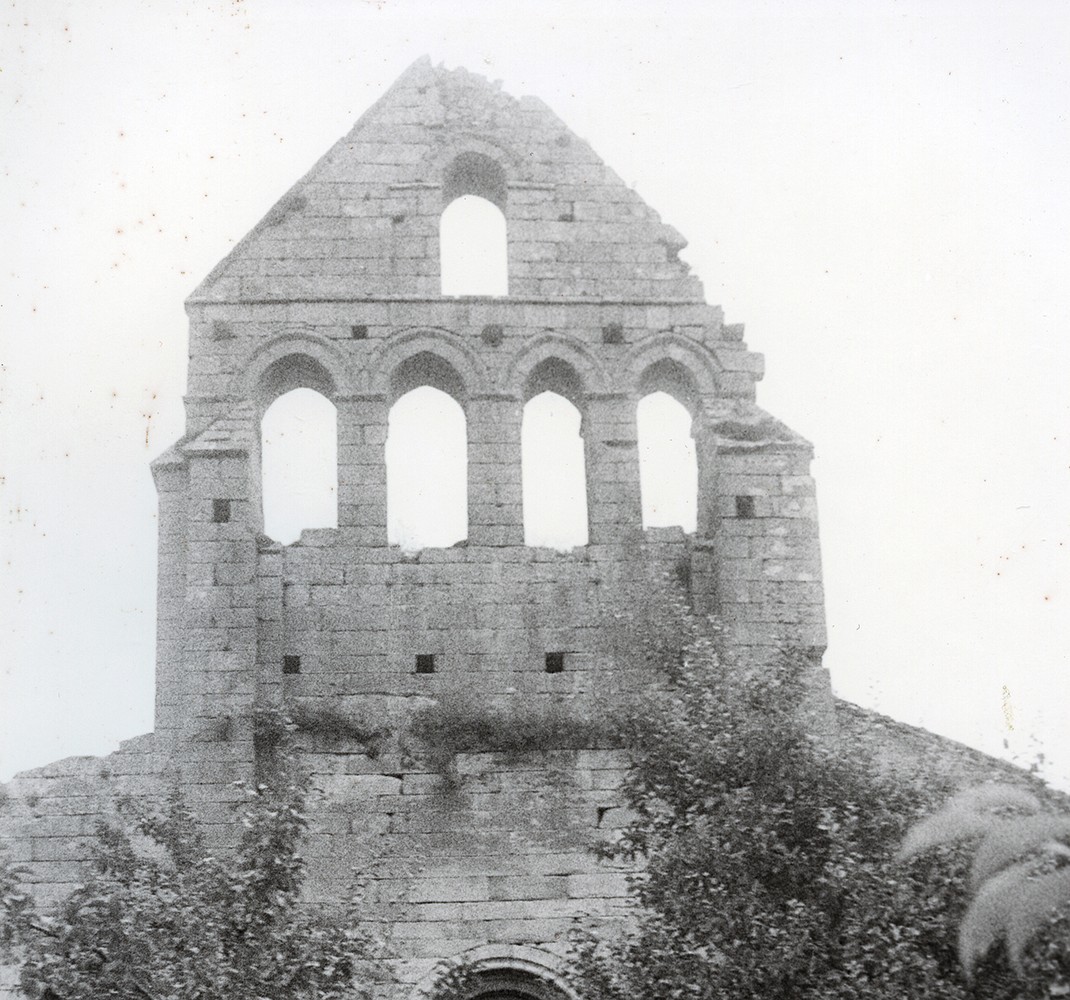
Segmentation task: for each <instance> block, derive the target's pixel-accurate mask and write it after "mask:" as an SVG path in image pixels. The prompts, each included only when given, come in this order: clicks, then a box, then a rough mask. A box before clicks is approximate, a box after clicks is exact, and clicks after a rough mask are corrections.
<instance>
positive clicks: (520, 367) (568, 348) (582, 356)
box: [507, 333, 607, 398]
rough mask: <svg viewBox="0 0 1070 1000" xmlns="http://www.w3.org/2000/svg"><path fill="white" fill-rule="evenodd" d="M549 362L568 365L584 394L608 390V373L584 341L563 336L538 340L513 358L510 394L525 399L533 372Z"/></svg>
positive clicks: (510, 370) (509, 373) (547, 335)
mask: <svg viewBox="0 0 1070 1000" xmlns="http://www.w3.org/2000/svg"><path fill="white" fill-rule="evenodd" d="M550 359H553V360H555V361H556V362H559V363H563V364H565V365H567V366H569V367H570V368H571V369H572V370H573V371H574V372H575V373H576V376H577V378H578V379H579V381H580V384H581V385H582V386H583V388H584V391H585V393H600V392H605V391H606V387H607V379H606V371H605V368H604V367H603V365H602V362H601V361H599V359H598V358H597V357H596V356H595V355H594V354H592V353H591V351H590V350H589V349H588V347H587V346H586V345H585V344H584V343H582V341H580V340H578V339H576V338H574V337H568V336H565V335H563V334H560V333H546V334H543V335H542V336H541V337H536V338H535V339H534V340H532V341H531V342H530V343H528V344H526V345H525V346H524V348H523V349H522V350H521V351H520V352H519V353H518V354H517V355H516V357H514V358H513V360H512V363H511V364H510V365H509V371H508V375H507V379H508V389H509V391H511V392H512V393H514V394H515V395H516V396H518V397H521V398H522V397H523V396H524V391H525V388H526V387H527V385H528V383H529V380H530V379H531V375H532V372H533V371H534V370H535V369H536V367H538V366H539V365H541V364H542V363H543V362H545V361H548V360H550ZM547 388H548V387H547Z"/></svg>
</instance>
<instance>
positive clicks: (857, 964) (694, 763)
mask: <svg viewBox="0 0 1070 1000" xmlns="http://www.w3.org/2000/svg"><path fill="white" fill-rule="evenodd" d="M662 603H664V602H662ZM653 606H655V607H656V606H657V602H654V605H653ZM669 607H670V610H671V609H672V608H673V604H672V602H671V601H670V602H669ZM655 613H656V612H655ZM642 614H643V615H644V616H646V615H648V614H649V612H647V611H643V612H642ZM630 617H631V616H628V615H626V616H625V618H626V619H628V618H630ZM644 627H645V626H644ZM684 635H685V636H688V637H689V638H688V639H687V645H686V647H685V648H684V649H683V650H682V651H681V655H680V656H679V662H678V664H677V665H675V669H673V670H672V673H673V675H674V684H673V685H672V686H670V687H669V688H667V689H664V690H663V691H662V692H661V693H653V694H651V695H650V696H649V697H647V698H646V699H645V700H643V701H642V702H641V703H640V704H639V705H638V706H637V707H636V709H635V711H633V712H632V713H631V714H630V715H629V716H627V717H626V718H625V719H624V720H623V722H622V723H621V728H620V730H619V734H618V735H619V737H620V739H621V741H622V742H624V743H625V744H626V745H627V746H628V747H629V748H630V751H631V755H632V761H633V766H632V769H631V771H630V774H629V777H628V779H627V782H626V784H625V787H624V795H625V799H626V802H627V805H628V806H629V808H630V810H631V811H632V812H633V813H634V815H635V817H636V818H635V820H634V822H633V823H632V824H631V825H630V826H629V827H628V828H627V829H626V830H625V831H624V832H623V834H622V835H621V837H620V838H619V839H618V840H617V841H616V842H614V843H611V844H609V845H608V846H607V847H605V848H604V851H605V853H606V854H608V855H609V856H611V857H614V858H618V859H622V860H627V861H629V862H631V863H633V864H636V865H638V867H640V868H642V869H643V874H642V876H641V877H638V878H636V879H635V881H634V884H633V894H634V896H635V899H636V902H637V903H638V908H637V923H636V926H635V928H634V930H633V931H632V932H630V933H628V934H625V935H624V936H621V937H617V938H608V939H599V938H596V937H593V936H590V935H579V936H578V937H577V938H576V941H575V960H576V961H575V966H576V969H577V971H576V973H575V986H576V989H577V992H578V993H580V995H582V996H584V998H585V1000H630V998H632V997H636V996H638V997H651V998H653V997H657V998H676V997H680V998H684V997H686V998H691V1000H759V998H761V1000H778V998H783V1000H789V998H790V1000H866V998H872V1000H893V998H894V1000H900V998H902V997H919V998H929V997H931V998H939V1000H966V998H967V997H969V998H975V1000H980V998H982V997H983V998H985V1000H996V998H999V1000H1011V998H1013V997H1016V996H1017V992H1018V987H1017V985H1016V984H1015V982H1014V979H1013V977H1012V976H1011V975H1010V974H1009V973H1008V971H1007V970H1005V969H994V970H992V973H991V975H989V976H988V977H987V978H986V979H985V980H984V983H983V985H982V986H975V985H971V984H970V983H968V982H967V980H966V979H965V977H964V976H963V975H962V973H961V970H960V969H959V967H958V963H957V961H956V955H955V951H954V948H953V945H952V943H951V937H950V936H949V935H950V934H951V932H952V929H953V927H954V926H955V924H956V923H957V921H958V919H959V918H960V917H961V913H962V907H963V894H962V889H963V887H964V885H965V879H966V864H965V859H964V858H963V857H961V856H959V855H956V854H955V853H954V852H953V851H949V852H947V853H946V855H944V856H942V857H939V858H937V857H930V858H927V859H925V861H924V862H923V863H919V864H918V865H917V866H916V867H914V868H912V869H910V870H907V869H905V868H903V867H902V866H901V865H898V864H897V863H896V861H895V853H896V848H897V846H898V844H899V841H900V839H901V837H902V835H903V832H904V830H905V828H906V826H907V825H908V824H909V823H910V822H911V821H912V820H913V819H915V818H916V817H917V816H918V815H920V814H921V813H922V812H924V811H925V810H926V809H928V808H930V807H931V806H932V804H933V802H934V801H935V800H936V798H937V797H939V796H940V795H942V794H945V793H946V792H947V791H948V789H947V788H944V787H935V788H932V789H926V788H923V787H922V786H921V785H920V784H917V783H912V782H904V781H900V780H897V779H896V778H895V777H889V776H886V775H885V772H884V771H883V770H882V769H880V768H878V767H877V766H876V764H875V762H874V761H873V760H872V759H871V757H870V754H869V752H868V750H867V746H866V744H865V742H864V741H863V740H861V739H858V738H856V737H855V736H853V735H851V734H850V733H848V734H845V735H844V736H843V737H842V738H841V739H840V740H839V741H838V742H837V741H835V740H831V739H829V740H825V739H822V738H821V737H819V736H818V735H817V734H815V733H813V732H811V730H810V722H809V721H808V719H807V717H806V716H805V715H803V714H802V713H801V712H800V707H801V706H802V705H803V704H804V702H805V699H806V696H807V671H808V670H809V669H810V668H811V662H810V659H809V657H808V655H807V654H806V653H805V652H804V651H792V650H785V651H784V652H783V653H782V655H781V656H780V657H779V658H777V659H776V661H775V662H773V663H767V662H759V661H758V660H757V659H754V658H747V657H743V658H740V659H736V660H733V661H729V660H728V659H727V658H726V656H725V655H724V653H723V651H722V650H721V649H720V647H719V640H718V634H717V633H716V631H713V632H707V631H706V630H705V628H704V626H703V625H702V623H696V622H693V623H692V625H691V626H689V627H688V628H687V629H685V631H684ZM669 666H670V667H672V666H674V665H672V664H670V665H669Z"/></svg>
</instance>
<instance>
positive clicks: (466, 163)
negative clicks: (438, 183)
mask: <svg viewBox="0 0 1070 1000" xmlns="http://www.w3.org/2000/svg"><path fill="white" fill-rule="evenodd" d="M442 193H443V204H444V206H445V209H444V211H443V212H442V218H441V219H440V220H439V252H440V263H441V278H442V294H443V295H508V294H509V263H508V259H509V251H508V241H507V238H506V223H505V200H506V182H505V172H504V171H503V170H502V168H501V167H500V166H499V165H498V164H497V163H496V162H495V161H494V160H492V159H491V158H490V157H489V156H484V155H483V154H482V153H471V152H469V153H461V154H460V155H459V156H457V157H455V158H454V160H453V161H452V163H450V165H449V166H448V167H447V168H446V171H445V174H444V176H443V181H442Z"/></svg>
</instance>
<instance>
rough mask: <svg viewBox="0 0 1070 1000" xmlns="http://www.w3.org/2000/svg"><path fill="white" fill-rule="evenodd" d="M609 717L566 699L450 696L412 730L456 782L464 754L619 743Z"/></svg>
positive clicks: (421, 715) (435, 764)
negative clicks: (502, 701) (580, 709)
mask: <svg viewBox="0 0 1070 1000" xmlns="http://www.w3.org/2000/svg"><path fill="white" fill-rule="evenodd" d="M615 733H616V726H615V725H613V724H611V722H610V721H609V718H608V716H607V717H600V718H594V717H590V716H587V715H584V714H578V713H576V712H575V710H572V709H570V708H569V707H568V706H566V705H562V704H560V703H557V702H554V703H548V704H532V703H530V702H529V703H515V702H511V703H509V704H508V705H506V706H498V705H493V704H486V703H482V702H478V701H474V700H472V699H470V698H461V697H459V696H450V697H446V698H443V699H442V700H441V701H438V702H435V703H434V704H432V705H428V706H427V707H426V708H422V709H420V710H419V711H417V712H416V713H415V714H414V715H413V717H412V720H411V721H410V723H409V727H408V731H407V735H408V736H409V737H410V738H411V740H412V741H413V742H414V744H415V748H416V749H417V750H418V751H419V752H420V753H421V754H423V755H424V757H425V759H426V760H427V761H428V762H429V763H430V765H431V767H432V768H433V769H434V770H435V771H437V772H438V773H439V774H441V775H442V776H443V778H444V779H445V780H446V782H447V784H448V785H450V786H455V785H456V784H457V781H458V780H459V779H458V775H457V770H456V761H457V756H458V755H459V754H464V753H492V752H493V753H503V754H507V755H510V756H514V757H515V756H518V755H520V754H523V753H528V752H529V751H533V750H585V749H591V748H598V747H606V746H613V745H616V744H615V735H614V734H615Z"/></svg>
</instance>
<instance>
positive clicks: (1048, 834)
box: [899, 784, 1070, 996]
mask: <svg viewBox="0 0 1070 1000" xmlns="http://www.w3.org/2000/svg"><path fill="white" fill-rule="evenodd" d="M952 844H956V845H964V846H965V849H966V850H967V851H968V852H970V853H972V863H971V865H970V874H969V886H968V888H969V893H970V899H969V904H968V906H967V908H966V912H965V913H964V914H963V917H962V921H961V923H960V925H959V934H958V950H959V961H960V962H961V963H962V967H963V969H964V970H965V972H966V974H967V976H970V977H973V976H974V975H975V973H976V972H977V969H978V965H979V964H980V963H981V962H982V960H984V959H985V958H986V956H990V955H991V953H992V952H993V951H994V950H998V948H999V946H1000V945H1002V946H1004V948H1005V951H1006V956H1007V959H1008V961H1009V963H1010V965H1011V967H1012V968H1013V969H1014V971H1015V972H1016V973H1018V974H1019V975H1020V976H1022V977H1023V978H1024V979H1025V980H1026V981H1027V982H1028V984H1029V987H1030V989H1031V990H1033V991H1034V992H1037V991H1043V990H1047V992H1038V993H1037V995H1040V996H1067V995H1070V936H1067V934H1066V924H1067V918H1068V917H1070V815H1068V814H1066V813H1062V812H1053V811H1051V810H1050V809H1046V808H1045V807H1044V805H1043V804H1042V802H1041V801H1040V799H1038V798H1037V797H1036V796H1034V795H1032V794H1030V793H1028V792H1026V791H1023V790H1022V789H1018V788H1013V787H1008V786H1005V785H1000V784H993V785H983V786H980V787H977V788H970V789H966V790H965V791H963V792H960V793H958V794H957V795H954V796H953V797H952V798H950V799H949V800H948V801H947V802H946V803H945V804H944V806H943V807H942V808H941V809H940V810H938V811H937V812H935V813H933V814H932V815H930V816H927V817H925V818H924V819H922V820H919V821H918V822H917V823H915V824H914V826H912V827H911V828H910V830H909V831H908V833H907V835H906V837H905V838H904V840H903V844H902V846H901V848H900V851H899V857H900V859H901V860H903V861H909V860H911V859H913V858H917V857H918V856H919V855H924V854H927V853H929V852H932V851H934V850H936V849H939V848H941V847H944V846H947V845H952Z"/></svg>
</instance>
